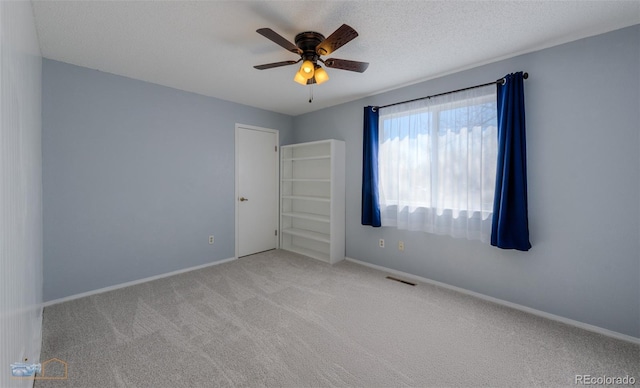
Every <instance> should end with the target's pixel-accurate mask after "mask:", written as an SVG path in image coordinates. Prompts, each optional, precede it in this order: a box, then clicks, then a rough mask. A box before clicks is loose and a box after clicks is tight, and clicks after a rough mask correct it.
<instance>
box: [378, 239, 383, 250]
mask: <svg viewBox="0 0 640 388" xmlns="http://www.w3.org/2000/svg"><path fill="white" fill-rule="evenodd" d="M378 246H379V247H380V248H384V239H383V238H381V239H380V241H379V242H378Z"/></svg>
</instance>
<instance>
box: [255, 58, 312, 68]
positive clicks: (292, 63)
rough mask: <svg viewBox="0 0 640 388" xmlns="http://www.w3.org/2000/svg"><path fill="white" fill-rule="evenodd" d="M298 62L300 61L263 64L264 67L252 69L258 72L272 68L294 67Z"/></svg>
mask: <svg viewBox="0 0 640 388" xmlns="http://www.w3.org/2000/svg"><path fill="white" fill-rule="evenodd" d="M300 61H301V59H298V60H297V61H282V62H274V63H265V64H264V65H257V66H254V68H256V69H258V70H266V69H272V68H274V67H280V66H288V65H295V64H296V63H298V62H300Z"/></svg>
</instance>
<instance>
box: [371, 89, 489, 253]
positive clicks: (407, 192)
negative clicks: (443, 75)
mask: <svg viewBox="0 0 640 388" xmlns="http://www.w3.org/2000/svg"><path fill="white" fill-rule="evenodd" d="M496 114H497V106H496V86H495V85H490V86H485V87H481V88H475V89H470V90H467V91H463V92H457V93H452V94H448V95H444V96H440V97H434V98H430V99H425V100H420V101H415V102H411V103H406V104H401V105H395V106H392V107H388V108H382V109H380V124H379V149H378V174H379V183H378V191H379V196H380V214H381V219H382V220H381V221H382V226H395V227H397V228H398V229H406V230H415V231H424V232H428V233H436V234H444V235H450V236H452V237H462V238H467V239H470V240H481V241H484V242H488V241H490V238H491V221H492V212H493V193H494V189H495V177H496V161H497V152H498V134H497V131H498V129H497V121H496Z"/></svg>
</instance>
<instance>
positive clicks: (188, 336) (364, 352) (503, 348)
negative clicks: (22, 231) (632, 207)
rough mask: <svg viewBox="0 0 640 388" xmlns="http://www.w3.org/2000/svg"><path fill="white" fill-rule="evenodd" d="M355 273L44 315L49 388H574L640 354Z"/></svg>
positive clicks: (206, 287) (235, 283)
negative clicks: (63, 376) (52, 366)
mask: <svg viewBox="0 0 640 388" xmlns="http://www.w3.org/2000/svg"><path fill="white" fill-rule="evenodd" d="M385 276H386V274H384V273H382V272H380V271H376V270H373V269H370V268H367V267H363V266H360V265H357V264H354V263H350V262H341V263H339V264H336V265H334V266H329V265H327V264H324V263H322V262H319V261H315V260H313V259H309V258H306V257H304V256H300V255H296V254H293V253H289V252H285V251H270V252H266V253H261V254H257V255H253V256H248V257H244V258H241V259H238V260H235V261H232V262H229V263H225V264H221V265H217V266H213V267H209V268H206V269H203V270H198V271H193V272H189V273H185V274H181V275H176V276H173V277H170V278H165V279H160V280H156V281H153V282H149V283H145V284H140V285H137V286H132V287H128V288H124V289H120V290H116V291H112V292H108V293H104V294H100V295H95V296H91V297H87V298H83V299H77V300H74V301H70V302H66V303H62V304H58V305H54V306H51V307H47V308H46V309H45V310H44V329H43V330H44V333H43V337H44V339H43V351H42V356H41V360H42V361H45V360H47V359H50V358H53V357H56V358H58V359H60V360H63V361H65V362H67V363H68V379H67V380H37V381H36V384H35V386H36V387H37V388H42V387H171V388H173V387H217V386H251V387H253V386H256V387H261V386H268V387H325V386H353V387H399V386H417V387H428V386H437V387H450V386H451V387H453V386H492V387H493V386H505V387H515V386H574V382H575V376H576V375H591V376H596V377H597V376H609V377H611V376H613V377H617V376H620V377H624V376H626V375H629V376H633V377H634V378H635V380H636V384H640V376H639V374H638V371H639V370H640V368H639V365H640V347H639V346H637V345H633V344H629V343H626V342H623V341H618V340H614V339H610V338H607V337H604V336H601V335H598V334H593V333H590V332H586V331H583V330H580V329H576V328H573V327H570V326H566V325H563V324H560V323H557V322H553V321H548V320H545V319H542V318H539V317H536V316H533V315H529V314H526V313H523V312H520V311H516V310H512V309H509V308H506V307H502V306H500V305H496V304H492V303H489V302H486V301H482V300H478V299H475V298H473V297H470V296H466V295H462V294H459V293H456V292H453V291H449V290H446V289H442V288H439V287H435V286H431V285H425V284H418V285H417V286H415V287H412V286H408V285H405V284H402V283H398V282H395V281H392V280H388V279H385Z"/></svg>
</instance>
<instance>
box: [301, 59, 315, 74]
mask: <svg viewBox="0 0 640 388" xmlns="http://www.w3.org/2000/svg"><path fill="white" fill-rule="evenodd" d="M314 67H315V66H314V64H313V62H311V61H310V60H308V59H307V60H305V61H304V62H302V66H300V71H299V72H298V73H300V75H301V76H303V77H304V78H305V79H311V78H313V73H314Z"/></svg>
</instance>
